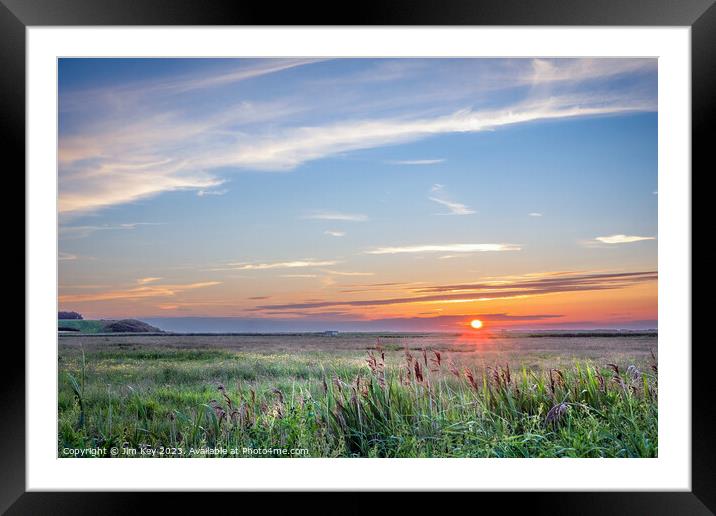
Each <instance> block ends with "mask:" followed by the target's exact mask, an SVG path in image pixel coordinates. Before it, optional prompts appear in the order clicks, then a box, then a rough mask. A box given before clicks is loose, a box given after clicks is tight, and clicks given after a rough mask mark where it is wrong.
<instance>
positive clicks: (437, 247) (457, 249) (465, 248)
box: [366, 244, 522, 254]
mask: <svg viewBox="0 0 716 516" xmlns="http://www.w3.org/2000/svg"><path fill="white" fill-rule="evenodd" d="M520 250H522V248H521V247H520V246H519V245H516V244H426V245H412V246H404V247H378V248H377V249H372V250H369V251H366V253H367V254H401V253H436V252H441V253H442V252H448V253H482V252H496V251H520Z"/></svg>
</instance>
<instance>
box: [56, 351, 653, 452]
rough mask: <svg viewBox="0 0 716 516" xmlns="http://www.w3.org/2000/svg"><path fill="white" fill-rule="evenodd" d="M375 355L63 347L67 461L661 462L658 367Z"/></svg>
mask: <svg viewBox="0 0 716 516" xmlns="http://www.w3.org/2000/svg"><path fill="white" fill-rule="evenodd" d="M391 349H392V348H391ZM369 353H371V355H368V356H366V355H365V352H361V353H358V352H345V353H331V352H328V351H326V352H302V353H298V354H296V353H284V352H276V353H272V352H270V351H269V352H263V353H259V352H246V351H242V352H236V351H232V350H226V349H203V348H202V349H190V348H189V349H186V348H183V349H177V348H172V347H166V346H158V345H155V346H131V347H130V346H122V347H118V346H96V347H93V348H91V349H88V350H87V352H85V351H83V350H82V349H81V348H80V347H78V346H63V345H61V346H60V354H59V370H60V376H59V393H58V412H59V435H58V454H59V456H67V452H66V450H67V449H88V448H92V449H101V450H104V451H105V454H107V453H108V450H111V448H112V447H116V448H118V449H120V450H122V449H127V450H141V449H161V448H162V447H164V448H170V449H172V450H173V453H177V454H178V452H177V450H181V451H182V456H193V454H192V452H191V449H192V448H205V447H209V448H216V447H224V448H227V449H232V448H233V449H243V448H266V449H268V448H271V449H274V448H280V449H302V450H306V451H305V452H303V453H304V454H306V455H308V456H314V457H655V456H657V452H658V439H657V390H658V389H657V378H656V364H655V363H651V364H649V363H639V365H638V367H639V368H640V369H636V368H635V367H629V365H630V364H628V363H624V364H619V365H618V367H615V366H608V365H606V364H603V363H593V362H588V361H587V362H583V361H575V362H572V364H571V366H570V367H568V368H566V367H562V369H561V370H554V369H549V368H544V367H539V368H528V367H527V366H525V367H523V368H520V369H518V370H513V369H510V368H509V365H508V364H506V363H501V364H489V365H484V364H479V363H477V362H472V363H470V362H463V363H459V365H458V364H455V363H453V358H452V356H450V355H448V354H446V353H442V354H440V353H439V352H438V353H435V352H432V351H426V352H422V351H415V350H412V351H405V350H401V351H386V350H383V354H381V351H380V350H375V351H369ZM459 355H463V354H462V353H461V354H459ZM448 356H450V358H448ZM455 357H458V355H455ZM458 358H460V357H458ZM528 362H529V361H528ZM210 455H211V454H210ZM215 455H218V456H223V454H222V453H218V454H215ZM239 456H244V455H241V454H240V455H239Z"/></svg>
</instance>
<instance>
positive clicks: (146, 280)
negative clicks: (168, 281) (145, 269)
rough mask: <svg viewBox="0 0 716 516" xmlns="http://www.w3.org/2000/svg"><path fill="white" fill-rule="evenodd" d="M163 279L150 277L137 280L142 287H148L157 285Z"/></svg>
mask: <svg viewBox="0 0 716 516" xmlns="http://www.w3.org/2000/svg"><path fill="white" fill-rule="evenodd" d="M161 279H162V278H159V277H156V276H149V277H146V278H139V279H138V280H137V283H139V284H140V285H146V284H147V283H156V282H157V281H159V280H161Z"/></svg>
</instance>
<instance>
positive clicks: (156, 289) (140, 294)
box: [58, 281, 221, 303]
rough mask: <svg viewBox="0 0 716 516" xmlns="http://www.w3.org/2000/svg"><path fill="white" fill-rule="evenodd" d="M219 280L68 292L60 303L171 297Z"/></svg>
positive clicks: (60, 297)
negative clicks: (82, 292) (81, 292)
mask: <svg viewBox="0 0 716 516" xmlns="http://www.w3.org/2000/svg"><path fill="white" fill-rule="evenodd" d="M220 284H221V282H219V281H203V282H196V283H185V284H177V285H143V286H139V287H133V288H127V289H121V290H112V291H108V292H98V293H91V294H66V295H61V296H59V298H58V299H59V302H60V303H82V302H88V301H113V300H119V299H142V298H151V297H171V296H175V295H177V294H179V293H181V292H184V291H186V290H194V289H198V288H206V287H212V286H215V285H220Z"/></svg>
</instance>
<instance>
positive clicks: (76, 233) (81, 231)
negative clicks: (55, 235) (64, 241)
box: [59, 222, 164, 238]
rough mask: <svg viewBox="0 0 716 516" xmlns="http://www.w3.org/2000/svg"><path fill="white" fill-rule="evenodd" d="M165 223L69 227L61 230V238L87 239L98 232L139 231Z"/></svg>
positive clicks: (61, 227)
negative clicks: (138, 229) (140, 228)
mask: <svg viewBox="0 0 716 516" xmlns="http://www.w3.org/2000/svg"><path fill="white" fill-rule="evenodd" d="M161 225H164V222H130V223H126V224H107V225H103V226H67V225H61V226H60V228H59V234H60V238H85V237H88V236H90V235H92V234H93V233H95V232H97V231H122V230H131V229H137V228H139V227H142V226H161Z"/></svg>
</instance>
